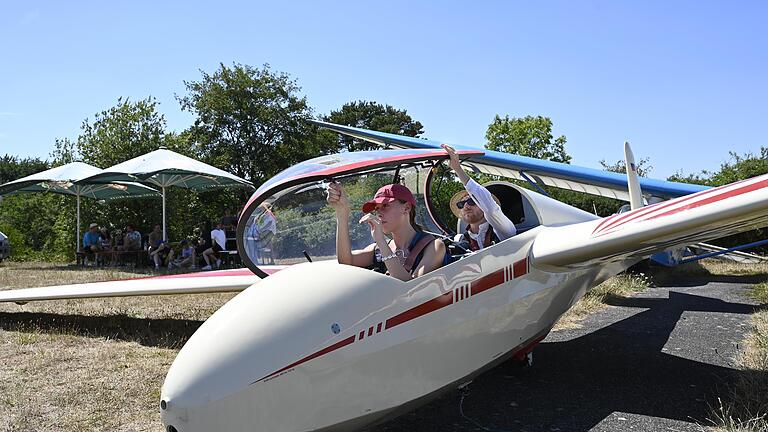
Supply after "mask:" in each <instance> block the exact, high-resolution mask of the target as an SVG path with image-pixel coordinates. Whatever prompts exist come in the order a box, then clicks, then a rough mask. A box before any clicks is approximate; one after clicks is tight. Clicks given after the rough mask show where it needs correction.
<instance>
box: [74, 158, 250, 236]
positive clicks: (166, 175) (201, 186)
mask: <svg viewBox="0 0 768 432" xmlns="http://www.w3.org/2000/svg"><path fill="white" fill-rule="evenodd" d="M115 181H133V182H140V183H143V184H147V185H152V186H156V187H158V188H160V190H161V191H162V195H163V240H168V234H167V231H166V215H165V190H166V189H167V188H169V187H171V186H177V187H182V188H186V189H191V190H198V191H199V190H207V189H211V188H222V187H245V188H251V189H253V185H252V184H251V182H249V181H247V180H245V179H242V178H240V177H238V176H236V175H234V174H230V173H228V172H226V171H223V170H221V169H219V168H216V167H213V166H211V165H208V164H206V163H203V162H200V161H198V160H195V159H192V158H190V157H187V156H184V155H181V154H178V153H176V152H174V151H171V150H168V149H166V148H165V147H160V149H158V150H155V151H153V152H150V153H147V154H145V155H142V156H139V157H136V158H133V159H130V160H127V161H125V162H122V163H119V164H117V165H115V166H112V167H109V168H107V169H105V170H104V171H102V172H100V173H98V174H94V175H93V176H90V177H88V178H85V179H83V180H82V181H81V182H82V183H100V182H115Z"/></svg>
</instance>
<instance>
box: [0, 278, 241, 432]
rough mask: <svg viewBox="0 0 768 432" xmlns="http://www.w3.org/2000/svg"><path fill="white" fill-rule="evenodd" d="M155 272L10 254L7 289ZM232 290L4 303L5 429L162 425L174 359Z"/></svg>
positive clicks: (0, 380) (1, 408) (0, 285)
mask: <svg viewBox="0 0 768 432" xmlns="http://www.w3.org/2000/svg"><path fill="white" fill-rule="evenodd" d="M147 274H148V273H138V274H137V273H135V272H128V271H119V270H113V269H108V270H93V269H86V270H83V269H72V268H68V267H64V266H56V265H52V264H41V263H5V264H3V265H2V266H0V289H12V288H20V287H32V286H45V285H52V284H66V283H79V282H95V281H101V280H114V279H125V278H135V277H140V276H144V275H147ZM233 295H234V294H202V295H179V296H152V297H129V298H116V299H85V300H68V301H46V302H32V303H28V304H26V305H23V306H18V305H15V304H0V431H30V430H34V431H92V430H113V431H162V423H161V422H160V414H159V408H158V401H159V399H160V387H161V385H162V383H163V380H164V378H165V375H166V373H167V371H168V367H169V366H170V364H171V362H172V361H173V359H174V358H175V356H176V354H177V352H178V349H179V348H180V347H181V346H182V345H183V343H184V342H185V341H186V340H187V339H188V338H189V336H191V334H192V333H193V332H194V331H195V329H197V327H198V326H199V325H200V324H201V323H202V321H203V320H205V319H206V318H208V317H209V316H210V315H211V314H212V313H213V312H214V311H215V310H216V309H218V308H219V307H221V305H223V304H224V303H225V302H226V301H227V300H229V299H230V298H232V296H233Z"/></svg>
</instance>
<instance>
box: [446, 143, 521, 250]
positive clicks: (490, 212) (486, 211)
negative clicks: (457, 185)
mask: <svg viewBox="0 0 768 432" xmlns="http://www.w3.org/2000/svg"><path fill="white" fill-rule="evenodd" d="M441 147H443V149H444V150H445V151H446V152H447V153H448V155H449V156H450V162H449V164H450V166H451V169H453V171H454V172H455V173H456V175H457V176H458V177H459V180H461V183H462V184H464V188H465V189H466V190H463V191H459V192H457V193H456V194H455V195H454V196H453V198H451V211H452V212H453V214H455V215H456V217H458V218H460V219H462V220H463V221H464V222H465V223H466V224H467V230H466V231H465V232H464V234H463V235H464V239H465V240H466V241H467V242H468V243H469V249H470V250H472V251H477V250H480V249H482V248H485V247H488V246H490V245H492V244H494V243H496V242H498V241H502V240H506V239H508V238H510V237H512V236H514V235H515V234H516V233H517V230H516V229H515V224H514V223H512V221H511V220H509V218H508V217H507V216H506V215H505V214H504V212H502V211H501V207H500V206H499V204H498V201H497V200H496V199H495V197H494V196H493V195H492V194H491V193H490V192H489V191H488V189H486V188H484V187H483V186H481V185H479V184H478V183H477V182H476V181H474V180H472V179H471V178H470V177H469V176H468V175H467V173H465V172H464V169H463V168H462V167H461V162H460V161H459V155H457V154H456V151H455V150H454V149H453V147H451V146H449V145H447V144H443V145H442V146H441Z"/></svg>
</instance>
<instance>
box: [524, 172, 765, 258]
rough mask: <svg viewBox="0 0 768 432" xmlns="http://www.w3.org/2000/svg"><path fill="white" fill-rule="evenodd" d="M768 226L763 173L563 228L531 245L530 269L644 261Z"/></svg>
mask: <svg viewBox="0 0 768 432" xmlns="http://www.w3.org/2000/svg"><path fill="white" fill-rule="evenodd" d="M766 225H768V174H766V175H762V176H758V177H754V178H751V179H748V180H743V181H740V182H736V183H732V184H729V185H726V186H721V187H718V188H714V189H709V190H706V191H702V192H699V193H695V194H692V195H688V196H684V197H680V198H676V199H673V200H669V201H664V202H661V203H657V204H654V205H650V206H646V207H642V208H639V209H636V210H632V211H630V212H627V213H621V214H615V215H612V216H609V217H607V218H602V219H599V220H595V221H590V222H584V223H580V224H576V225H569V226H563V227H547V228H546V229H544V230H542V232H541V233H540V234H539V236H538V237H537V238H536V241H535V242H534V244H533V248H532V254H533V264H534V265H543V266H552V267H560V266H569V267H574V266H576V267H578V266H584V265H590V264H593V263H599V262H610V261H617V260H623V259H627V258H633V257H636V258H644V257H648V256H650V255H651V254H653V253H655V252H659V251H663V250H667V249H670V248H673V247H679V246H685V245H690V244H695V243H698V242H701V241H706V240H710V239H716V238H721V237H724V236H727V235H731V234H735V233H739V232H743V231H748V230H750V229H753V228H757V227H761V226H766Z"/></svg>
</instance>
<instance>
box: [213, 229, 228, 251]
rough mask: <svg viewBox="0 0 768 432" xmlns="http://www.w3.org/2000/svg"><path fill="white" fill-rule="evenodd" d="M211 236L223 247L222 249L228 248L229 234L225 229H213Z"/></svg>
mask: <svg viewBox="0 0 768 432" xmlns="http://www.w3.org/2000/svg"><path fill="white" fill-rule="evenodd" d="M211 238H212V239H213V240H214V241H216V243H218V244H219V246H220V247H221V250H227V235H226V234H225V233H224V230H220V229H215V230H213V231H211Z"/></svg>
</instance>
